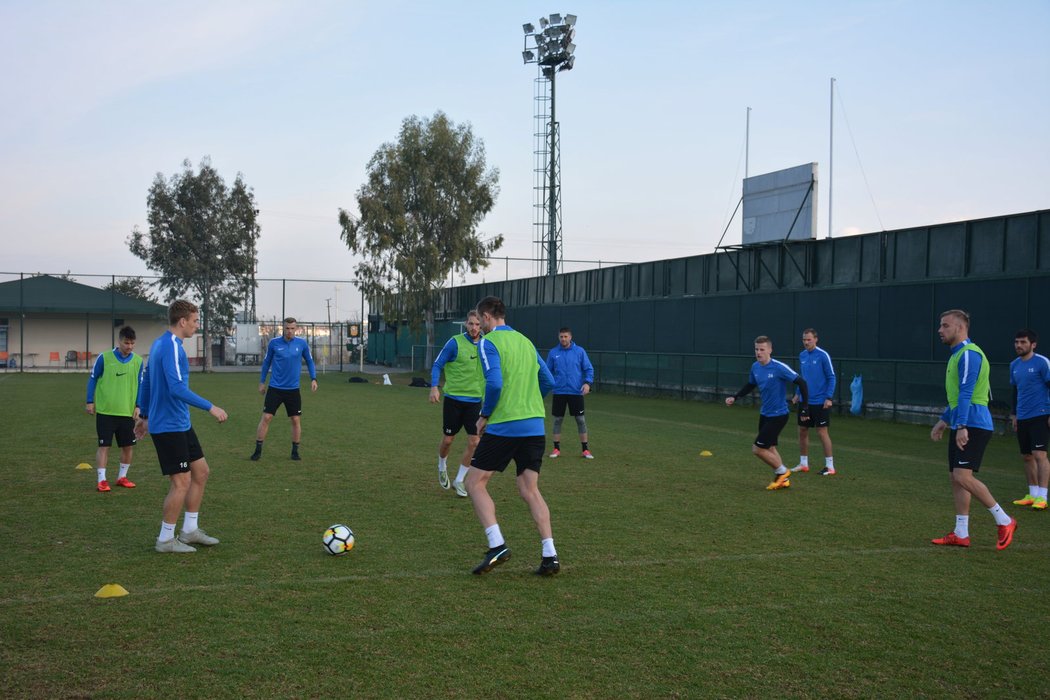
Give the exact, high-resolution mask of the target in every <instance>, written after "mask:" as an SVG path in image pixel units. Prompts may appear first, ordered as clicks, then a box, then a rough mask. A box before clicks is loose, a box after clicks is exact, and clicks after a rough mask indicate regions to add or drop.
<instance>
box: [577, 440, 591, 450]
mask: <svg viewBox="0 0 1050 700" xmlns="http://www.w3.org/2000/svg"><path fill="white" fill-rule="evenodd" d="M580 444H581V445H583V451H584V452H586V451H587V450H589V449H591V448H589V447H587V443H586V442H581V443H580Z"/></svg>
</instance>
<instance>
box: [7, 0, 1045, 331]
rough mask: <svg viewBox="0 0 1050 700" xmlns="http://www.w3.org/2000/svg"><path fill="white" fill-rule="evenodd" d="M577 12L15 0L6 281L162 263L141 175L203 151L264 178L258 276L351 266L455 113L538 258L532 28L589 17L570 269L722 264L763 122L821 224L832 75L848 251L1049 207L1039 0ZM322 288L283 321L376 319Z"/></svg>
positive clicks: (759, 161)
mask: <svg viewBox="0 0 1050 700" xmlns="http://www.w3.org/2000/svg"><path fill="white" fill-rule="evenodd" d="M574 2H575V4H570V5H565V6H557V5H551V4H550V3H549V1H548V2H544V3H536V2H531V1H528V2H525V1H522V2H515V3H509V2H491V1H487V2H466V1H460V0H447V1H442V2H438V1H432V2H422V1H420V0H416V1H397V0H382V1H381V2H380V1H373V0H360V1H351V0H344V1H341V2H335V1H311V2H291V1H288V2H267V1H264V0H250V1H249V0H243V1H234V0H228V1H221V0H220V1H214V0H210V1H207V2H204V1H193V0H190V1H183V2H167V3H152V2H150V3H143V2H117V1H114V0H95V1H92V2H73V1H72V0H70V1H67V2H55V1H48V0H31V1H30V0H0V58H2V61H3V65H4V70H3V71H2V75H0V81H2V82H0V84H2V95H3V104H4V108H3V109H2V110H0V153H2V157H0V236H2V239H3V253H0V260H2V261H3V262H2V264H0V270H2V271H4V272H20V271H24V272H37V271H40V272H65V271H67V270H70V271H72V272H73V273H74V274H77V273H80V274H83V275H86V274H117V275H124V274H147V273H148V270H147V269H146V268H145V266H144V265H143V263H142V262H141V261H140V260H138V259H137V258H135V257H134V256H133V255H131V253H130V252H129V251H128V248H127V237H128V235H129V233H130V232H131V230H132V228H133V227H135V226H140V227H142V228H145V227H146V193H147V190H148V188H149V186H150V183H151V182H152V181H153V178H154V177H155V176H156V174H157V173H158V172H160V173H163V174H164V175H165V176H170V175H171V174H173V173H175V172H178V171H179V170H180V169H181V163H182V161H183V160H184V159H186V158H189V159H190V160H191V161H192V162H193V163H194V164H197V163H199V162H200V160H201V159H202V158H203V157H205V156H208V157H210V159H211V162H212V164H213V165H214V166H215V167H216V168H217V169H218V171H219V172H220V173H221V174H222V175H223V177H224V178H225V179H226V181H227V183H232V181H233V179H234V178H235V177H236V175H237V173H243V175H244V179H245V181H246V183H247V184H248V185H249V186H250V187H252V188H253V189H254V191H255V196H256V199H257V202H258V206H259V209H260V210H261V216H260V223H261V226H262V238H261V240H260V245H259V276H260V277H293V278H317V279H349V278H351V277H352V276H353V267H354V265H355V262H356V261H355V260H354V258H353V257H352V256H351V255H350V253H349V252H348V250H347V249H346V247H345V245H344V244H343V243H342V242H341V241H340V240H339V225H338V221H337V216H338V210H339V208H340V207H343V208H348V209H351V210H356V200H355V198H354V195H355V193H356V191H357V190H358V188H359V187H360V185H361V183H362V181H363V180H364V175H365V167H366V164H367V162H368V160H369V158H370V157H371V156H372V154H373V153H374V152H375V151H376V149H377V148H378V147H379V146H380V145H381V144H382V143H384V142H387V141H392V140H394V139H396V137H397V133H398V129H399V127H400V124H401V121H402V120H403V119H404V118H405V117H407V116H410V115H420V116H431V115H433V113H434V112H435V111H437V110H442V111H444V112H445V113H446V114H448V116H449V117H450V118H451V119H452V120H453V121H456V122H469V123H470V124H471V125H472V127H473V129H474V132H475V134H476V135H477V136H478V137H480V138H481V139H482V140H483V141H484V143H485V146H486V151H487V161H488V165H489V167H492V168H498V169H499V172H500V190H501V191H500V195H499V198H498V200H497V204H496V207H495V209H494V210H493V211H492V213H491V214H490V215H489V216H488V217H487V218H486V219H485V220H484V221H483V222H482V224H481V229H480V230H481V234H482V236H485V237H487V236H491V235H495V234H503V235H504V236H505V237H506V244H505V245H504V248H503V249H502V250H501V251H500V254H501V255H508V256H512V257H522V258H528V257H532V256H533V253H534V245H533V230H532V229H533V225H532V222H533V207H532V202H533V191H532V188H533V168H534V157H533V136H532V134H533V113H534V100H533V81H534V79H535V77H536V67H535V66H534V65H529V66H526V65H523V63H522V59H521V50H522V44H523V36H524V35H523V32H522V28H521V25H522V24H523V23H524V22H533V23H536V21H537V19H538V18H539V17H540V16H541V15H545V14H549V13H551V12H561V13H573V14H575V15H577V16H578V22H577V26H576V29H577V36H576V44H577V49H576V56H577V58H576V65H575V69H574V70H572V71H570V72H567V73H561V74H559V76H558V82H557V113H558V121H559V122H560V124H561V135H562V136H561V137H562V195H563V219H564V254H565V257H566V258H569V259H580V260H595V261H596V260H602V261H604V262H603V264H605V262H608V261H631V262H633V261H642V260H652V259H662V258H670V257H682V256H687V255H696V254H702V253H710V252H713V251H714V249H715V246H716V244H717V243H718V240H719V238H720V237H721V235H722V231H723V229H724V228H725V227H726V225H727V223H728V222H729V219H730V214H731V213H732V211H733V208H734V206H735V204H736V202H737V200H738V199H739V197H740V189H741V179H742V178H743V175H744V146H745V121H746V112H747V108H748V107H750V108H751V109H752V111H751V129H750V144H749V145H750V148H749V152H750V159H749V164H748V165H749V171H750V174H752V175H755V174H759V173H762V172H769V171H773V170H779V169H782V168H787V167H791V166H795V165H799V164H802V163H808V162H811V161H812V162H817V163H818V164H819V170H820V177H821V182H820V191H819V194H818V200H817V202H818V208H819V209H818V211H819V215H818V233H819V236H820V237H824V236H826V235H827V234H828V231H827V221H828V219H827V216H828V211H827V205H828V196H827V186H828V182H827V175H828V164H829V116H830V114H829V112H830V109H831V105H830V93H829V81H830V79H831V78H832V77H834V78H835V79H836V88H837V91H836V98H835V125H834V134H835V140H834V145H835V151H834V183H833V186H834V190H833V196H834V200H833V204H834V212H833V224H834V229H833V234H834V235H835V236H840V235H849V234H855V233H867V232H871V231H878V230H881V229H884V228H885V229H897V228H905V227H909V226H919V225H926V224H933V223H941V222H947V221H953V220H960V219H969V218H977V217H985V216H996V215H1000V214H1008V213H1016V212H1023V211H1031V210H1034V209H1041V208H1048V207H1050V196H1048V195H1050V184H1048V183H1050V128H1048V126H1047V125H1048V124H1050V41H1048V39H1047V37H1048V36H1050V2H1048V1H1047V0H1010V1H1009V2H1002V1H1001V0H996V1H988V2H983V1H981V2H978V1H968V0H922V1H920V2H916V1H915V0H907V1H900V2H898V1H895V0H884V1H882V2H842V1H841V0H838V1H835V2H806V1H805V0H803V1H801V2H795V3H786V2H772V1H759V2H728V1H727V2H685V1H682V2H670V1H666V0H664V1H660V0H656V1H652V0H650V1H646V2H641V1H634V2H626V1H615V0H603V1H598V0H586V1H579V0H574ZM740 237H741V221H740V217H739V216H737V218H736V219H735V220H734V221H733V222H732V226H731V227H730V229H729V232H728V234H727V235H726V242H728V243H738V242H740ZM596 264H597V263H594V264H573V265H567V266H566V269H567V270H575V269H581V268H583V267H591V266H595V265H596ZM534 269H535V268H534V265H533V264H531V263H513V262H512V263H510V264H509V265H508V264H506V263H504V262H503V261H499V262H497V263H495V264H494V265H493V267H492V268H490V269H489V270H488V271H487V272H486V273H485V275H484V277H485V278H486V279H488V280H493V279H503V278H505V277H506V275H507V274H508V272H509V274H510V276H511V277H522V276H529V275H531V274H532V273H533V271H534ZM3 279H9V277H7V276H4V277H3ZM84 281H89V280H87V279H84ZM469 281H481V277H480V276H479V277H478V278H472V279H471V280H469ZM302 286H305V285H302ZM277 290H278V288H277V286H276V285H268V288H267V289H266V290H265V292H264V293H263V294H262V295H261V297H260V311H261V312H262V313H264V314H266V315H272V314H275V313H280V311H281V308H280V295H279V291H277ZM310 290H311V291H310V292H309V293H307V294H304V295H303V296H302V297H299V296H296V298H295V302H294V305H295V306H296V307H298V310H296V309H291V308H289V309H288V312H289V313H292V312H293V311H295V312H296V314H297V315H299V316H301V317H306V318H313V319H318V320H320V319H323V318H324V315H325V313H326V312H328V311H329V310H331V312H332V317H333V318H349V317H352V316H356V315H357V314H358V313H359V312H358V308H359V301H358V300H357V297H356V292H354V291H353V290H352V288H351V287H349V286H342V285H334V284H328V283H319V284H318V285H311V286H310ZM300 291H301V290H300ZM275 292H276V293H277V295H276V296H275ZM297 294H298V292H297ZM333 297H334V301H333ZM333 303H334V304H335V308H334V309H331V307H332V304H333Z"/></svg>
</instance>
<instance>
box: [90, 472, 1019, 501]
mask: <svg viewBox="0 0 1050 700" xmlns="http://www.w3.org/2000/svg"><path fill="white" fill-rule="evenodd" d="M102 478H103V479H105V478H106V477H102ZM1028 495H1029V496H1031V497H1032V498H1038V497H1039V484H1028Z"/></svg>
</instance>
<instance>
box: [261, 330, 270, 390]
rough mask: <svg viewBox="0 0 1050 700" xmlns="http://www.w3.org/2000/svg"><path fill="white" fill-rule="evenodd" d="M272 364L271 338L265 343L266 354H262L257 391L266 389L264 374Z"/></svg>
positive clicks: (267, 372)
mask: <svg viewBox="0 0 1050 700" xmlns="http://www.w3.org/2000/svg"><path fill="white" fill-rule="evenodd" d="M272 364H273V340H271V341H270V342H269V343H267V344H266V355H265V356H263V363H262V369H261V370H260V371H259V393H260V394H261V393H262V392H264V391H266V375H267V374H269V372H270V365H272Z"/></svg>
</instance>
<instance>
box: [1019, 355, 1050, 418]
mask: <svg viewBox="0 0 1050 700" xmlns="http://www.w3.org/2000/svg"><path fill="white" fill-rule="evenodd" d="M1010 384H1012V385H1013V386H1014V387H1015V388H1016V391H1017V409H1016V413H1015V415H1016V416H1017V420H1025V419H1026V418H1037V417H1039V416H1045V415H1048V414H1050V360H1047V359H1046V358H1045V357H1043V356H1042V355H1039V354H1038V353H1036V354H1033V355H1032V356H1031V357H1030V358H1029V359H1028V360H1022V359H1021V358H1020V357H1018V358H1017V359H1015V360H1014V361H1013V362H1011V363H1010Z"/></svg>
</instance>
